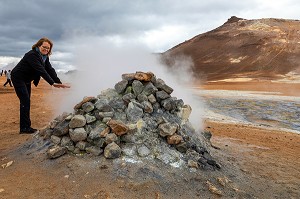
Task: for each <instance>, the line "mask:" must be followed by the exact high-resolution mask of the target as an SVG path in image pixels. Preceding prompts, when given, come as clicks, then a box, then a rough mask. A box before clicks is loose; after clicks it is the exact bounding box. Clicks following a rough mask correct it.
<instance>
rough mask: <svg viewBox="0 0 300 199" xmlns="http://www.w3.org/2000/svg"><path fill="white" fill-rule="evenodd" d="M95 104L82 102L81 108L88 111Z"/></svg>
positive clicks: (92, 108)
mask: <svg viewBox="0 0 300 199" xmlns="http://www.w3.org/2000/svg"><path fill="white" fill-rule="evenodd" d="M94 108H95V106H94V104H93V103H92V102H86V103H84V104H82V109H83V111H84V112H86V113H89V112H91V111H92V110H94Z"/></svg>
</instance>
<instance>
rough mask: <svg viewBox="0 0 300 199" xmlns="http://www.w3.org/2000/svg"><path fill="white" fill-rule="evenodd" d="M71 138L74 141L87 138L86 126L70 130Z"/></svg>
mask: <svg viewBox="0 0 300 199" xmlns="http://www.w3.org/2000/svg"><path fill="white" fill-rule="evenodd" d="M69 134H70V138H71V140H73V141H74V142H78V141H82V140H85V139H86V138H87V133H86V131H85V130H84V128H75V129H70V130H69Z"/></svg>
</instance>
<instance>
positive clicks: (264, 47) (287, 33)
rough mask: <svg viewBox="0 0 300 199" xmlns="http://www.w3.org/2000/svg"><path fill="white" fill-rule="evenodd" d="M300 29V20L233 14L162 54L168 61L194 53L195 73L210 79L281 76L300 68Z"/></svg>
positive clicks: (191, 55) (296, 71) (169, 63)
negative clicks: (243, 17)
mask: <svg viewBox="0 0 300 199" xmlns="http://www.w3.org/2000/svg"><path fill="white" fill-rule="evenodd" d="M299 33H300V21H299V20H287V19H273V18H268V19H255V20H246V19H242V18H238V17H235V16H233V17H231V18H230V19H228V20H227V22H225V23H224V24H223V25H222V26H220V27H218V28H216V29H214V30H212V31H209V32H206V33H203V34H200V35H197V36H195V37H193V38H192V39H190V40H187V41H185V42H183V43H181V44H179V45H177V46H175V47H173V48H171V49H169V50H168V51H166V52H164V53H163V54H162V57H163V61H164V62H166V63H167V64H168V65H172V63H173V61H174V58H176V57H180V56H182V55H184V56H189V57H191V58H192V60H193V63H194V66H193V71H194V72H195V74H196V75H197V76H198V77H201V78H202V79H204V80H208V81H212V80H220V79H226V78H240V77H248V78H249V77H250V78H258V79H268V80H269V79H271V80H272V79H278V78H282V77H283V75H286V74H288V75H290V74H297V73H299V72H300V67H299V66H300V35H299Z"/></svg>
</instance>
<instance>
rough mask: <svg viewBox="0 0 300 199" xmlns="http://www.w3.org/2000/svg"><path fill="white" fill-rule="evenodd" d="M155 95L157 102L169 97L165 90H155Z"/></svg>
mask: <svg viewBox="0 0 300 199" xmlns="http://www.w3.org/2000/svg"><path fill="white" fill-rule="evenodd" d="M155 95H156V100H157V101H158V102H161V101H162V100H164V99H168V98H170V97H171V96H170V95H169V94H168V93H166V91H157V92H156V93H155Z"/></svg>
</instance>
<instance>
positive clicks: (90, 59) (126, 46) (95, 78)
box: [58, 37, 203, 130]
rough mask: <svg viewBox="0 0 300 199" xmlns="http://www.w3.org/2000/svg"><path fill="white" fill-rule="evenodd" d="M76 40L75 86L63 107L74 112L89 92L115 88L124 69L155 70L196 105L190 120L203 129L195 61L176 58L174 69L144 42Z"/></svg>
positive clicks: (158, 75) (133, 71)
mask: <svg viewBox="0 0 300 199" xmlns="http://www.w3.org/2000/svg"><path fill="white" fill-rule="evenodd" d="M68 42H72V45H73V46H75V47H74V52H73V53H74V63H73V65H75V66H76V67H77V72H76V73H75V74H74V75H72V76H71V79H69V80H67V81H69V83H70V85H71V89H69V90H68V91H66V95H64V97H63V102H62V106H61V108H60V110H58V111H59V112H60V113H61V112H62V111H66V112H72V111H73V107H74V105H75V104H77V103H78V102H80V101H81V100H82V99H83V98H84V97H85V96H97V95H98V94H99V93H100V92H101V91H102V90H105V89H107V88H114V85H115V84H116V83H117V82H119V81H121V80H122V78H121V75H122V74H124V73H135V72H136V71H143V72H149V71H150V72H153V73H154V74H155V75H156V77H157V78H161V79H163V80H164V81H165V83H166V84H167V85H169V86H170V87H172V88H173V89H174V92H173V93H172V94H171V95H172V96H174V97H177V98H178V99H182V100H183V101H184V102H185V104H189V105H190V106H191V107H192V109H193V110H192V115H191V116H190V121H191V123H192V125H193V126H194V128H195V129H196V130H201V129H202V118H201V115H202V112H203V108H202V107H203V105H202V102H201V100H200V99H199V97H196V98H195V95H194V94H193V92H192V90H191V89H189V87H188V86H191V83H192V82H193V80H194V78H193V76H192V73H191V71H190V68H191V66H192V61H191V60H190V59H188V58H183V57H182V58H180V59H179V60H176V62H175V64H176V65H177V66H176V67H173V68H172V70H170V69H168V68H167V67H166V66H164V65H163V64H161V63H160V62H159V60H158V58H157V55H154V54H152V53H150V50H149V49H147V48H146V47H144V46H140V45H137V44H130V43H127V42H123V43H117V44H116V43H114V42H112V41H108V40H107V39H104V38H98V37H84V38H83V37H82V38H78V37H77V38H76V40H73V41H68Z"/></svg>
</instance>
